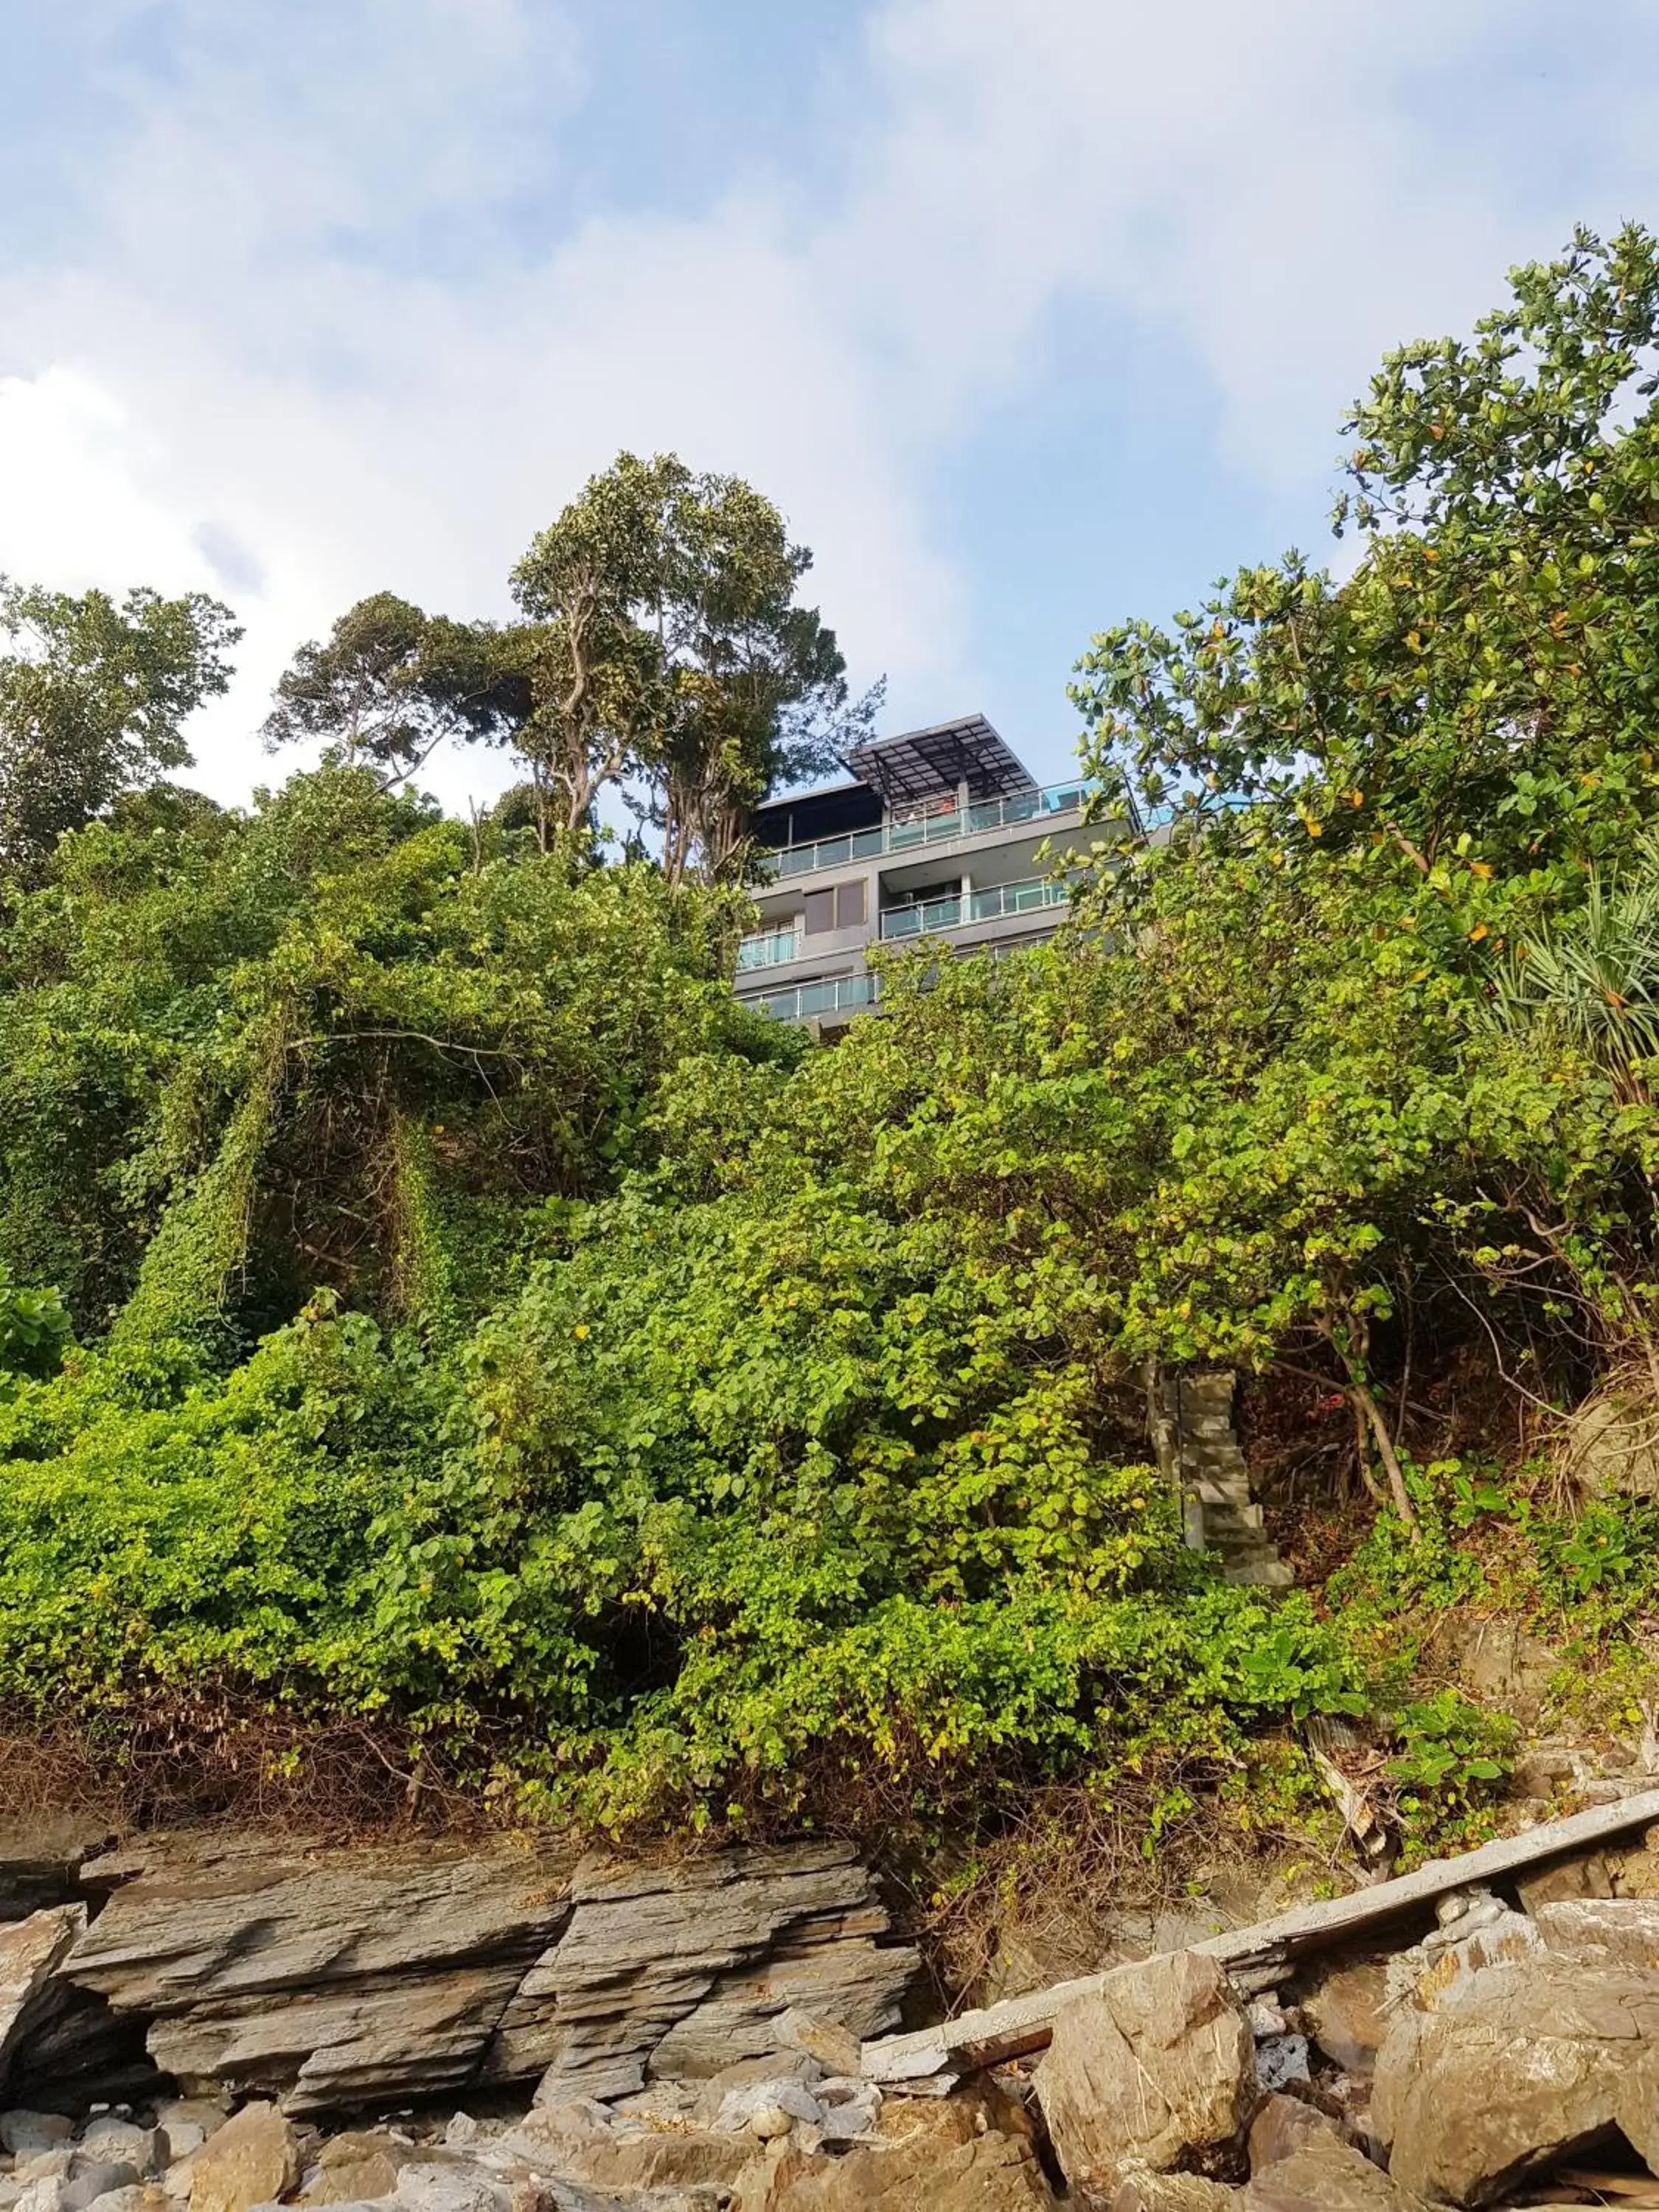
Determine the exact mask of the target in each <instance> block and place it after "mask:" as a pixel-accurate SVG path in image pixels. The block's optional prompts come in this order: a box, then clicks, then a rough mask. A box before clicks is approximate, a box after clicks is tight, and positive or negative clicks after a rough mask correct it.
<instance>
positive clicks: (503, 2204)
mask: <svg viewBox="0 0 1659 2212" xmlns="http://www.w3.org/2000/svg"><path fill="white" fill-rule="evenodd" d="M396 2201H397V2203H398V2204H400V2205H402V2206H404V2208H405V2212H513V2191H512V2190H511V2189H510V2188H508V2187H507V2185H506V2184H505V2183H504V2182H501V2181H498V2180H495V2179H493V2178H492V2177H491V2176H490V2175H489V2174H487V2173H481V2172H479V2171H478V2169H477V2167H476V2166H463V2165H459V2164H452V2163H450V2162H448V2161H447V2160H445V2161H441V2160H416V2161H413V2162H411V2163H410V2165H408V2166H404V2169H403V2171H402V2172H400V2173H399V2174H398V2181H397V2192H396Z"/></svg>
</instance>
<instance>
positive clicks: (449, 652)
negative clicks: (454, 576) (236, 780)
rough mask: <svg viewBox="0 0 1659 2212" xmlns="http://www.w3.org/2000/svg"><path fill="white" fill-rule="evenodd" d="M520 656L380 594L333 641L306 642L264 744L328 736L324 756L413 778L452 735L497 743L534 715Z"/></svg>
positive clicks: (391, 776)
mask: <svg viewBox="0 0 1659 2212" xmlns="http://www.w3.org/2000/svg"><path fill="white" fill-rule="evenodd" d="M515 660H516V656H515V655H514V654H513V652H512V651H511V649H510V647H509V646H508V645H507V643H506V642H505V641H503V640H502V638H501V634H500V632H499V631H497V630H496V629H494V628H493V627H492V626H491V625H490V624H489V623H456V622H448V621H446V620H445V619H444V618H443V617H441V616H436V615H427V614H422V611H421V610H420V608H419V607H416V606H411V605H410V603H409V601H408V600H407V599H398V598H397V597H396V596H395V594H394V593H392V592H376V593H375V594H374V596H373V597H372V598H370V599H360V600H359V601H358V602H357V605H356V606H355V607H351V608H349V609H348V610H347V611H346V612H345V613H344V614H343V615H342V616H341V617H340V619H339V620H338V622H337V623H335V625H334V629H333V631H332V633H331V635H330V637H329V640H328V642H327V643H326V644H325V645H319V644H317V643H315V642H314V641H313V643H310V644H307V645H302V646H301V647H300V650H299V651H298V653H296V654H295V657H294V665H293V666H292V667H291V668H289V670H288V671H286V673H285V674H284V675H283V678H282V679H281V681H280V682H279V683H278V684H277V686H276V705H275V707H274V708H272V710H271V712H270V715H269V716H268V717H267V718H266V721H265V726H264V736H265V743H266V744H267V745H268V746H270V749H271V750H273V751H274V750H276V748H277V747H279V746H281V745H285V744H295V743H296V742H298V741H300V740H301V739H305V738H311V739H320V740H321V741H322V743H323V744H324V745H325V748H326V752H325V757H327V758H328V759H330V760H331V761H333V762H337V763H341V764H343V765H344V766H346V767H355V766H357V765H359V764H368V765H373V766H376V767H378V768H379V769H380V770H381V771H382V773H383V775H385V776H386V778H387V779H388V780H389V781H402V780H403V779H404V777H406V776H410V775H413V774H414V773H415V771H416V769H418V768H419V767H420V766H421V765H422V763H423V762H424V761H425V760H426V759H427V758H428V757H429V756H430V755H431V754H432V753H433V752H434V751H435V750H436V748H437V747H438V746H439V745H441V744H442V743H443V742H444V740H445V738H450V737H459V738H467V739H471V740H476V739H479V738H484V739H489V740H494V741H495V742H496V743H500V742H501V741H502V740H503V739H505V738H508V737H510V736H511V734H512V732H513V729H514V728H515V727H516V726H517V725H518V724H519V723H520V722H521V721H522V720H524V717H525V715H526V714H527V713H528V711H529V704H530V700H529V687H528V685H527V684H526V682H525V679H524V677H523V675H522V673H521V671H520V670H519V669H518V667H517V666H516V665H515Z"/></svg>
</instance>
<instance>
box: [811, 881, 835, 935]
mask: <svg viewBox="0 0 1659 2212" xmlns="http://www.w3.org/2000/svg"><path fill="white" fill-rule="evenodd" d="M835 926H836V895H835V893H834V891H808V892H807V894H806V934H807V935H808V936H809V937H821V936H822V935H823V933H824V931H825V930H826V929H833V928H834V927H835Z"/></svg>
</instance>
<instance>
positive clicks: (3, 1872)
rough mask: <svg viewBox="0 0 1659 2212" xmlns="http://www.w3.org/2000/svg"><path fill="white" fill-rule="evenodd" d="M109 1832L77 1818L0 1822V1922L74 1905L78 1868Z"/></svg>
mask: <svg viewBox="0 0 1659 2212" xmlns="http://www.w3.org/2000/svg"><path fill="white" fill-rule="evenodd" d="M111 1832H112V1831H111V1828H110V1825H109V1823H108V1821H106V1820H102V1819H100V1818H99V1817H98V1816H97V1815H95V1814H82V1813H59V1814H33V1815H31V1816H30V1817H29V1818H27V1819H22V1818H12V1819H9V1820H0V1921H10V1920H26V1919H27V1917H28V1916H29V1915H30V1914H31V1913H32V1912H39V1911H41V1910H42V1908H43V1907H46V1906H48V1905H73V1904H75V1903H76V1902H77V1901H78V1898H77V1890H78V1886H79V1881H80V1874H81V1868H82V1864H83V1863H84V1862H85V1861H86V1860H87V1859H88V1858H90V1857H92V1856H93V1854H94V1852H95V1851H101V1850H103V1849H104V1848H105V1846H106V1844H108V1842H109V1840H110V1836H111Z"/></svg>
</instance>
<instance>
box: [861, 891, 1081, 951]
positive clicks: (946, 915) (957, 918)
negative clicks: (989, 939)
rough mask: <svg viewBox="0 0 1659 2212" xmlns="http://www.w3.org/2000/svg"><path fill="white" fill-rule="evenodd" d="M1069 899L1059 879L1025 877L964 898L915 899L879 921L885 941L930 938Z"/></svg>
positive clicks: (885, 914)
mask: <svg viewBox="0 0 1659 2212" xmlns="http://www.w3.org/2000/svg"><path fill="white" fill-rule="evenodd" d="M1068 896H1070V893H1069V890H1068V888H1067V886H1066V883H1065V881H1064V880H1063V878H1059V877H1055V876H1028V877H1026V878H1024V880H1023V881H1022V882H1020V883H1017V884H991V885H990V886H989V888H988V889H987V890H982V891H969V893H968V895H967V896H966V897H965V898H964V897H963V896H962V894H961V893H960V892H955V893H952V894H951V895H950V896H947V897H945V898H936V899H917V900H916V901H915V902H914V903H912V904H910V905H908V906H890V907H889V908H887V910H886V912H885V913H884V915H882V917H881V933H882V935H883V937H884V938H896V937H931V936H932V935H933V933H934V932H935V931H936V930H940V929H965V928H966V927H968V926H969V923H970V922H975V921H1000V919H1001V918H1002V916H1003V915H1009V914H1030V913H1034V912H1035V911H1036V910H1037V909H1038V908H1042V907H1048V906H1064V905H1065V903H1066V899H1067V897H1068Z"/></svg>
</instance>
